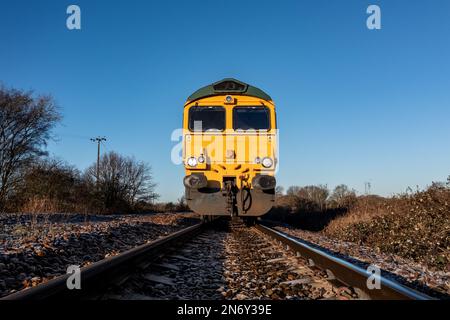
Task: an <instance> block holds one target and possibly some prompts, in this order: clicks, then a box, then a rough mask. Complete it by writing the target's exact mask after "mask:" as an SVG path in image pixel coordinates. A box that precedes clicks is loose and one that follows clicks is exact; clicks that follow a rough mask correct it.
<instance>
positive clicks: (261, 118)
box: [233, 107, 270, 130]
mask: <svg viewBox="0 0 450 320" xmlns="http://www.w3.org/2000/svg"><path fill="white" fill-rule="evenodd" d="M269 116H270V113H269V109H268V108H266V107H235V108H234V109H233V129H234V130H269V129H270V117H269Z"/></svg>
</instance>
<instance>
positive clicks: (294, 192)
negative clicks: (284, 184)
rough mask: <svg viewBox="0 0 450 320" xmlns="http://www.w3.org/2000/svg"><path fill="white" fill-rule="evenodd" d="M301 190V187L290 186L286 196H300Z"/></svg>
mask: <svg viewBox="0 0 450 320" xmlns="http://www.w3.org/2000/svg"><path fill="white" fill-rule="evenodd" d="M300 189H301V187H299V186H290V187H289V188H288V189H287V191H286V195H288V196H296V195H297V194H298V192H299V191H300Z"/></svg>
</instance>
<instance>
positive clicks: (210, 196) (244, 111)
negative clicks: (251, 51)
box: [183, 79, 278, 217]
mask: <svg viewBox="0 0 450 320" xmlns="http://www.w3.org/2000/svg"><path fill="white" fill-rule="evenodd" d="M183 132H184V134H183V161H184V165H185V171H186V175H185V177H184V179H183V183H184V186H185V188H186V193H185V195H186V201H187V203H188V205H189V207H190V208H191V209H192V210H194V211H195V212H197V213H199V214H201V215H232V216H241V217H257V216H261V215H263V214H265V213H267V212H268V211H269V210H270V208H271V207H272V206H273V203H274V201H275V186H276V179H275V172H276V168H277V162H278V158H277V126H276V114H275V105H274V104H273V102H272V99H271V98H270V96H268V95H267V94H266V93H264V92H263V91H262V90H260V89H258V88H255V87H252V86H250V85H247V84H245V83H242V82H240V81H238V80H235V79H224V80H222V81H219V82H216V83H214V84H212V85H210V86H207V87H204V88H202V89H200V90H198V91H197V92H195V93H194V94H193V95H191V96H190V97H189V98H188V101H187V102H186V104H185V108H184V117H183Z"/></svg>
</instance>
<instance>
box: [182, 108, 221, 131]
mask: <svg viewBox="0 0 450 320" xmlns="http://www.w3.org/2000/svg"><path fill="white" fill-rule="evenodd" d="M189 130H191V131H223V130H225V108H223V107H192V108H190V109H189Z"/></svg>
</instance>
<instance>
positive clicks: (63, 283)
mask: <svg viewBox="0 0 450 320" xmlns="http://www.w3.org/2000/svg"><path fill="white" fill-rule="evenodd" d="M204 226H205V223H199V224H196V225H193V226H191V227H188V228H185V229H182V230H180V231H177V232H175V233H173V234H170V235H168V236H165V237H163V238H160V239H158V240H155V241H153V242H150V243H146V244H143V245H140V246H138V247H135V248H133V249H130V250H127V251H125V252H123V253H120V254H118V255H117V256H113V257H108V258H106V259H103V260H100V261H98V262H95V263H93V264H91V265H89V266H86V267H83V268H81V281H80V282H81V289H79V290H78V289H72V290H69V289H68V288H67V279H68V278H69V277H70V276H71V275H70V274H65V275H61V276H59V277H56V278H54V279H52V280H50V281H48V282H45V283H42V284H39V285H37V286H35V287H32V288H28V289H24V290H21V291H18V292H15V293H13V294H10V295H7V296H5V297H3V298H1V299H0V300H43V299H72V298H78V299H79V298H84V297H85V298H88V297H92V296H95V294H96V293H98V292H101V290H102V289H105V288H106V287H107V286H108V285H110V284H111V283H114V282H115V281H117V280H118V279H122V280H123V279H124V276H126V275H129V274H132V273H133V272H135V271H136V270H137V269H139V268H143V267H145V266H146V265H149V264H150V263H151V261H152V259H154V258H157V257H159V256H161V255H163V254H164V250H166V249H168V248H170V247H172V246H174V245H176V244H178V243H180V242H181V241H183V240H186V239H188V238H192V237H193V236H195V235H197V234H198V233H200V232H201V231H202V230H203V229H204Z"/></svg>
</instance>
